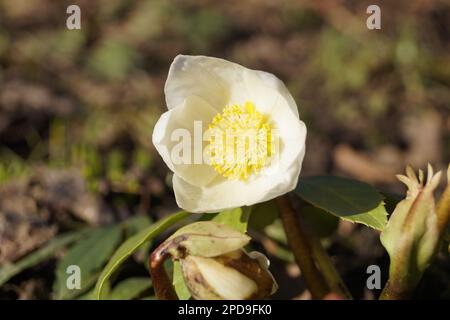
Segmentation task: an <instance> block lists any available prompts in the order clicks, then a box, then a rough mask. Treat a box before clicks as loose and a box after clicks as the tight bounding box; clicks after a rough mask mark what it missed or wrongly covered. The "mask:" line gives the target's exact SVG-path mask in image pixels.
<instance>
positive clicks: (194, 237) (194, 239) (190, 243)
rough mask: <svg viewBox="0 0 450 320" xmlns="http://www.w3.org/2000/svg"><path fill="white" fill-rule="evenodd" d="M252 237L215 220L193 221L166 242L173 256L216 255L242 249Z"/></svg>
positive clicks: (176, 257)
mask: <svg viewBox="0 0 450 320" xmlns="http://www.w3.org/2000/svg"><path fill="white" fill-rule="evenodd" d="M249 241H250V237H249V236H247V235H245V234H242V233H240V232H238V231H236V230H233V229H231V228H229V227H227V226H225V225H223V224H220V223H217V222H214V221H200V222H195V223H191V224H189V225H187V226H185V227H183V228H181V229H179V230H178V231H177V232H175V233H174V234H173V235H172V236H171V237H170V238H168V239H167V240H166V241H165V242H166V243H167V251H168V252H169V253H170V254H171V255H172V258H174V259H179V258H183V257H185V256H188V255H193V256H198V257H204V258H209V257H216V256H220V255H222V254H226V253H228V252H231V251H234V250H237V249H241V248H243V247H244V246H245V245H246V244H247V243H249Z"/></svg>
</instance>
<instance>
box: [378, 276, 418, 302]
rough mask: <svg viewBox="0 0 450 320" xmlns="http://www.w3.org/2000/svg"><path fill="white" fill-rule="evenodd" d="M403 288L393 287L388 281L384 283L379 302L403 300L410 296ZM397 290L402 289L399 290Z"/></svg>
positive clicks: (399, 286)
mask: <svg viewBox="0 0 450 320" xmlns="http://www.w3.org/2000/svg"><path fill="white" fill-rule="evenodd" d="M404 287H405V286H401V285H395V284H393V283H392V282H391V281H390V280H388V282H386V285H385V286H384V288H383V291H382V292H381V294H380V298H379V299H380V300H405V299H409V297H410V296H411V291H409V290H405V288H404ZM399 288H402V289H403V290H402V289H401V290H399Z"/></svg>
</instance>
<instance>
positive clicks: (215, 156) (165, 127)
mask: <svg viewBox="0 0 450 320" xmlns="http://www.w3.org/2000/svg"><path fill="white" fill-rule="evenodd" d="M165 95H166V103H167V107H168V109H169V110H168V111H167V112H165V113H164V114H163V115H162V116H161V118H160V119H159V120H158V122H157V124H156V125H155V128H154V131H153V144H154V145H155V147H156V149H157V150H158V152H159V153H160V155H161V156H162V158H163V160H164V162H165V163H166V164H167V166H168V167H169V168H170V169H171V170H172V171H173V172H174V176H173V188H174V191H175V197H176V201H177V204H178V206H179V207H180V208H183V209H185V210H187V211H190V212H197V213H199V212H217V211H221V210H225V209H230V208H236V207H241V206H249V205H252V204H255V203H259V202H263V201H267V200H270V199H273V198H275V197H277V196H280V195H282V194H284V193H287V192H289V191H291V190H293V189H294V188H295V186H296V184H297V181H298V176H299V174H300V170H301V166H302V161H303V157H304V154H305V138H306V127H305V124H304V123H303V122H302V121H300V119H299V115H298V110H297V106H296V104H295V101H294V99H293V98H292V96H291V95H290V93H289V92H288V90H287V89H286V87H285V85H284V84H283V83H282V82H281V81H280V80H279V79H278V78H277V77H275V76H274V75H272V74H270V73H267V72H263V71H256V70H250V69H247V68H245V67H243V66H241V65H238V64H236V63H232V62H229V61H226V60H222V59H218V58H212V57H205V56H184V55H179V56H177V57H176V58H175V60H174V61H173V63H172V65H171V67H170V70H169V75H168V78H167V81H166V84H165ZM180 129H182V130H180ZM185 133H188V137H186V135H185ZM199 135H200V137H199ZM180 140H182V141H181V142H183V143H181V142H180Z"/></svg>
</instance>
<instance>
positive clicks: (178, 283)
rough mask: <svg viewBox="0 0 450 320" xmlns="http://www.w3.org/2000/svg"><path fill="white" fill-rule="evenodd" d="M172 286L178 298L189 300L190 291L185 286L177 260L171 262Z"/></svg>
mask: <svg viewBox="0 0 450 320" xmlns="http://www.w3.org/2000/svg"><path fill="white" fill-rule="evenodd" d="M172 284H173V287H174V288H175V292H176V293H177V296H178V299H180V300H189V299H190V297H191V293H190V292H189V289H188V288H187V286H186V283H185V282H184V278H183V271H182V270H181V264H180V262H179V261H174V262H173V280H172Z"/></svg>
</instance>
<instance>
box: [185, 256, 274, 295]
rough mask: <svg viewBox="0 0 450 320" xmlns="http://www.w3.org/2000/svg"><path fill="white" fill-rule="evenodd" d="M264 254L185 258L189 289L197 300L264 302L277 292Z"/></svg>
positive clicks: (186, 278)
mask: <svg viewBox="0 0 450 320" xmlns="http://www.w3.org/2000/svg"><path fill="white" fill-rule="evenodd" d="M263 257H264V255H262V254H261V253H250V254H247V253H246V252H245V251H243V250H236V251H233V252H230V253H227V254H224V255H220V256H218V257H214V258H204V257H196V256H187V257H185V258H184V259H181V260H180V261H181V268H182V271H183V276H184V279H185V282H186V286H187V287H188V289H189V291H190V292H191V294H192V297H193V298H194V299H196V300H248V299H264V298H267V297H269V296H270V295H271V294H272V293H273V292H274V291H276V289H277V285H276V283H275V281H274V279H273V277H272V275H271V274H270V272H269V271H268V269H267V266H268V263H267V261H268V260H267V258H265V257H264V258H263Z"/></svg>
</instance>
